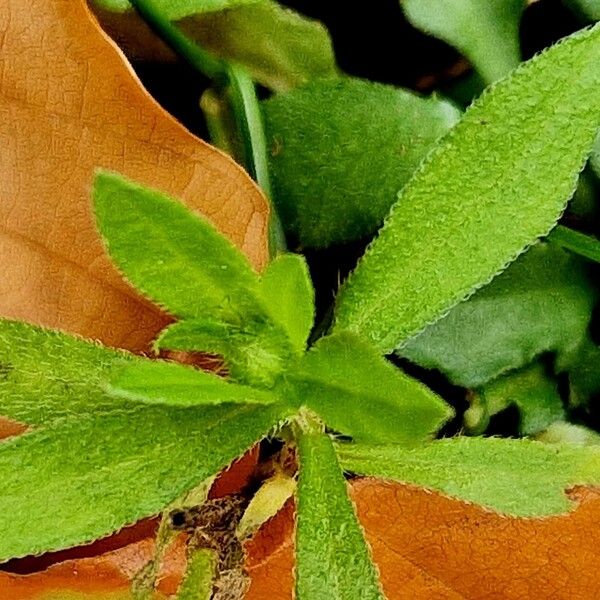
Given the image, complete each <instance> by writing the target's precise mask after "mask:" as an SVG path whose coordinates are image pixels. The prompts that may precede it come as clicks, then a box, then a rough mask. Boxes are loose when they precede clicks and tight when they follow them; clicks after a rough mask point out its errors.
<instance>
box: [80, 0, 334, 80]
mask: <svg viewBox="0 0 600 600" xmlns="http://www.w3.org/2000/svg"><path fill="white" fill-rule="evenodd" d="M155 1H156V3H157V6H159V7H160V8H161V9H162V12H163V13H164V14H165V15H166V16H167V17H169V18H171V19H174V20H178V21H177V25H178V26H179V27H181V29H182V30H183V31H184V32H185V33H186V34H187V35H188V36H189V37H190V38H191V39H192V40H194V41H196V42H197V43H198V44H200V46H202V47H203V48H204V49H206V50H208V51H210V52H211V53H213V54H214V55H215V56H217V57H219V58H222V59H225V60H228V61H233V62H235V63H237V64H239V65H242V66H243V67H245V68H246V69H247V70H248V71H249V73H250V74H251V75H252V77H253V78H254V79H255V80H256V81H258V82H259V83H261V84H262V85H264V86H266V87H269V88H271V89H273V90H276V91H283V90H287V89H290V88H293V87H296V86H298V85H300V84H302V83H304V82H306V81H309V80H310V79H315V78H320V77H336V76H337V75H338V70H337V66H336V64H335V56H334V53H333V47H332V44H331V39H330V38H329V34H328V32H327V30H326V29H325V27H324V26H323V25H322V24H321V23H319V22H318V21H314V20H312V19H309V18H306V17H304V16H302V15H300V14H299V13H297V12H295V11H293V10H290V9H288V8H286V7H284V6H281V5H280V4H279V3H278V2H275V1H274V0H260V1H257V0H180V5H178V4H171V3H170V2H168V1H167V0H155ZM91 2H92V5H93V6H94V9H95V11H96V14H97V15H98V18H99V20H100V22H101V23H102V25H103V26H104V28H105V29H106V30H107V31H108V32H109V34H110V35H111V36H112V37H113V38H115V40H116V41H117V43H118V44H119V45H120V46H121V47H122V48H123V49H124V51H125V53H126V54H127V55H128V56H130V57H132V58H136V59H142V60H153V61H154V60H157V59H158V60H168V59H172V53H171V52H170V51H169V50H168V49H167V48H166V47H165V46H164V45H163V44H162V43H160V42H159V41H158V40H157V38H156V36H155V35H154V34H153V33H152V32H151V31H150V30H149V28H148V27H147V25H146V24H145V23H144V22H143V21H142V20H141V19H140V18H139V17H138V16H137V14H136V13H135V12H133V11H127V12H122V11H121V12H119V8H120V7H121V8H122V7H123V5H124V3H125V0H91ZM221 8H225V10H218V9H221ZM115 10H116V11H117V12H115Z"/></svg>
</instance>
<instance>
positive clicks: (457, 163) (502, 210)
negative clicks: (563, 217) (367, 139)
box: [336, 26, 600, 352]
mask: <svg viewBox="0 0 600 600" xmlns="http://www.w3.org/2000/svg"><path fill="white" fill-rule="evenodd" d="M599 61H600V26H596V27H594V28H592V29H588V30H585V31H582V32H579V33H576V34H574V35H572V36H570V37H569V38H567V39H565V40H564V41H563V42H561V43H559V44H557V45H556V46H553V47H552V48H550V49H548V50H547V51H546V52H544V53H542V54H540V55H538V56H537V57H535V58H534V59H532V60H531V61H529V62H527V63H524V64H523V65H522V66H521V67H519V68H518V69H517V70H516V71H515V72H514V73H513V74H512V75H511V76H510V77H508V78H507V79H504V80H502V81H501V82H499V83H498V84H496V85H495V86H493V87H492V88H491V89H490V90H489V91H488V92H487V93H486V94H484V95H483V96H482V97H481V98H480V99H479V100H478V101H476V102H475V104H473V106H472V107H471V108H470V109H469V110H468V111H467V113H466V114H465V116H464V117H463V119H462V120H461V122H460V123H458V125H456V126H455V127H454V129H452V130H451V132H450V133H449V134H448V135H447V136H446V137H445V138H444V140H443V141H442V142H441V143H440V144H439V146H437V148H436V150H435V151H433V152H432V153H431V154H430V155H429V157H428V159H427V160H426V161H425V162H424V163H423V164H422V166H421V168H420V169H419V171H418V172H417V173H416V174H415V176H414V177H413V178H412V179H411V181H410V182H409V183H408V184H407V185H406V186H405V187H404V189H403V191H402V193H401V194H400V198H399V200H398V202H397V203H396V205H395V206H394V208H393V209H392V212H391V214H390V216H389V217H388V219H387V221H386V223H385V224H384V227H383V229H382V230H381V232H380V234H379V237H378V238H377V239H376V240H375V241H374V242H373V243H372V245H371V246H370V248H369V249H368V250H367V252H366V254H365V256H364V257H363V259H362V260H361V262H360V263H359V265H358V267H357V269H356V270H355V271H354V273H353V274H352V275H351V276H350V278H349V280H348V281H347V282H346V284H345V286H344V287H343V289H342V291H341V293H340V295H339V300H338V305H337V313H336V321H337V322H336V326H337V328H338V329H351V330H353V331H355V332H357V333H360V334H362V335H364V336H366V337H369V338H370V339H371V340H372V341H373V343H374V344H375V345H376V346H377V347H378V348H379V349H380V350H381V351H382V352H389V351H390V350H393V349H394V348H397V347H398V346H399V345H400V344H402V343H403V342H406V340H408V339H409V338H410V337H412V336H414V335H415V334H417V333H419V331H421V330H422V329H423V328H424V327H425V326H426V325H428V324H430V323H432V322H433V321H435V320H437V319H439V318H440V317H441V316H442V315H443V314H444V313H445V312H447V311H448V310H449V309H450V308H452V306H454V305H455V304H457V303H458V302H460V301H461V300H463V299H464V298H466V297H467V296H469V295H470V294H472V293H473V292H474V291H475V290H476V289H477V288H479V287H481V286H482V285H484V284H485V283H487V282H489V281H490V280H491V278H492V277H493V276H494V275H496V274H497V273H498V272H499V271H501V270H503V269H504V268H505V267H506V266H507V265H508V264H509V263H510V262H512V261H513V260H514V259H515V258H516V257H517V256H518V255H519V254H520V253H522V252H523V250H524V249H525V248H527V246H529V245H530V244H532V243H533V242H534V241H535V240H536V239H537V238H539V237H541V236H544V235H546V234H547V233H548V232H549V231H550V229H551V228H552V226H553V225H554V223H555V222H556V220H557V219H558V217H559V216H560V214H561V213H562V211H563V210H564V207H565V203H566V202H567V200H568V199H569V198H570V197H571V196H572V194H573V191H574V189H575V186H576V183H577V177H578V174H579V171H580V170H581V169H582V168H583V165H584V163H585V161H586V159H587V155H588V154H589V152H590V150H591V148H592V144H593V141H594V138H595V136H596V132H597V129H598V125H599V124H600V92H599V89H600V71H599V70H598V62H599ZM557 107H560V109H557Z"/></svg>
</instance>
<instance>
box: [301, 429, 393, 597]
mask: <svg viewBox="0 0 600 600" xmlns="http://www.w3.org/2000/svg"><path fill="white" fill-rule="evenodd" d="M298 452H299V457H298V458H299V473H300V474H299V480H298V513H297V518H296V519H297V522H296V597H297V598H298V600H383V594H382V592H381V588H380V585H379V582H378V577H377V571H376V569H375V567H374V565H373V563H372V562H371V557H370V555H369V549H368V547H367V544H366V542H365V539H364V537H363V532H362V530H361V527H360V525H359V523H358V520H357V518H356V514H355V512H354V507H353V506H352V502H351V500H350V498H349V497H348V492H347V488H346V481H345V480H344V477H343V475H342V471H341V469H340V467H339V465H338V461H337V458H336V455H335V450H334V448H333V445H332V442H331V440H330V439H329V437H328V436H326V435H325V434H323V433H320V432H307V433H303V434H301V435H300V439H299V440H298Z"/></svg>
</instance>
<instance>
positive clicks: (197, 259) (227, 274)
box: [94, 171, 264, 322]
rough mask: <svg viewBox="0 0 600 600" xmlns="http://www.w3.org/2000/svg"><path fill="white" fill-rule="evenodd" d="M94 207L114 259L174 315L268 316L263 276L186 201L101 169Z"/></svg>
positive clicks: (101, 230)
mask: <svg viewBox="0 0 600 600" xmlns="http://www.w3.org/2000/svg"><path fill="white" fill-rule="evenodd" d="M94 207H95V211H96V218H97V223H98V229H99V230H100V232H101V234H102V236H103V238H104V240H105V242H106V247H107V250H108V253H109V254H110V256H111V258H112V259H113V261H114V262H115V263H116V264H117V266H118V267H119V268H120V269H121V271H122V272H123V273H124V275H125V276H126V277H127V279H128V280H129V281H130V282H131V283H133V285H135V286H136V287H137V288H138V289H139V290H141V291H142V292H143V293H144V294H147V295H148V296H149V297H150V298H151V299H153V300H154V301H156V302H158V303H159V304H160V305H161V306H163V307H164V308H166V309H167V310H168V311H169V312H170V313H171V314H174V315H176V316H178V317H184V318H190V319H198V318H204V317H206V316H207V315H209V316H212V317H216V316H219V317H221V318H223V319H225V320H230V321H232V322H239V321H242V320H244V319H247V318H254V317H256V316H257V315H259V316H262V315H263V314H264V310H263V308H262V306H261V304H260V301H259V300H258V298H257V288H258V281H259V278H258V275H257V274H256V273H255V272H254V271H253V270H252V267H251V266H250V263H249V262H248V260H247V259H246V257H245V256H244V255H243V254H242V253H241V252H240V251H239V250H238V249H237V248H236V247H235V246H234V245H233V244H232V243H231V242H230V241H229V240H227V239H226V238H225V237H224V236H223V235H222V234H220V233H219V232H218V231H217V230H216V229H215V228H214V227H213V225H211V224H210V223H209V222H208V221H206V220H205V219H203V218H201V217H200V216H198V215H196V214H194V213H192V212H190V211H189V210H188V209H187V208H186V207H185V206H184V205H183V204H181V203H180V202H176V201H175V200H172V199H170V198H168V197H167V196H165V195H164V194H162V193H160V192H158V191H156V190H150V189H148V188H145V187H143V186H140V185H137V184H135V183H133V182H130V181H127V180H126V179H125V178H123V177H121V176H120V175H117V174H114V173H108V172H105V171H103V172H99V173H98V174H97V175H96V180H95V183H94Z"/></svg>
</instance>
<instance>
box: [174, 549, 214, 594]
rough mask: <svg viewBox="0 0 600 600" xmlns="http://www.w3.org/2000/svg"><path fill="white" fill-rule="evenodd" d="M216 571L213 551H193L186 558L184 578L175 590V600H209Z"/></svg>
mask: <svg viewBox="0 0 600 600" xmlns="http://www.w3.org/2000/svg"><path fill="white" fill-rule="evenodd" d="M216 570H217V556H216V553H215V552H214V550H207V549H205V548H202V549H200V550H195V551H193V552H192V553H191V556H190V557H189V558H188V563H187V569H186V573H185V578H184V580H183V582H182V583H181V585H180V586H179V590H177V600H210V599H211V598H212V593H213V578H214V575H215V573H216Z"/></svg>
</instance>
